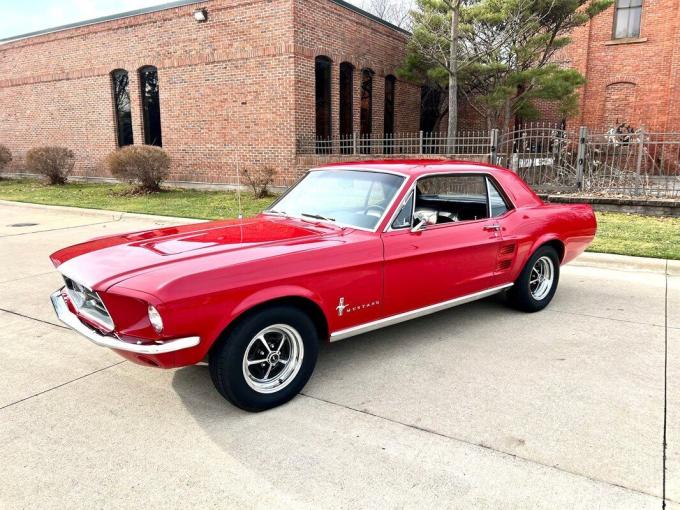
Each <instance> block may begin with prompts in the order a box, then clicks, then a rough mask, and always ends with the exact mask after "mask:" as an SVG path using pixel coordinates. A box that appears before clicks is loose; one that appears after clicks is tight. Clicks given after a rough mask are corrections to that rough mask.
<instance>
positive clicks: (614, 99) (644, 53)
mask: <svg viewBox="0 0 680 510" xmlns="http://www.w3.org/2000/svg"><path fill="white" fill-rule="evenodd" d="M564 60H565V62H564V63H565V64H566V65H569V66H571V67H574V68H575V69H577V70H579V71H580V72H581V74H583V75H584V76H585V78H586V84H585V85H584V86H583V87H582V90H581V94H580V113H579V114H578V115H577V116H576V117H575V118H573V119H569V124H570V125H571V126H578V125H585V126H588V127H589V128H591V129H600V130H602V129H609V128H612V127H616V126H618V125H621V124H628V125H630V126H631V127H632V128H634V129H638V128H640V127H644V128H645V129H646V130H649V131H657V132H670V131H676V132H677V131H680V3H679V2H677V1H676V0H617V2H616V4H615V5H614V6H612V7H610V8H608V9H607V10H605V11H604V12H602V13H600V14H599V15H597V16H596V17H595V18H593V19H592V20H591V21H590V22H589V23H588V24H587V25H585V26H583V27H580V28H578V29H577V30H575V32H574V34H573V36H572V43H571V44H570V45H569V46H568V47H567V48H566V51H565V55H564Z"/></svg>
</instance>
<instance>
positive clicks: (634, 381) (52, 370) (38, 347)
mask: <svg viewBox="0 0 680 510" xmlns="http://www.w3.org/2000/svg"><path fill="white" fill-rule="evenodd" d="M164 221H166V222H168V221H169V222H174V223H177V222H179V220H178V221H174V220H164ZM31 223H32V224H34V225H24V226H13V225H16V224H31ZM159 224H161V221H160V220H158V219H154V218H152V217H148V218H142V217H139V216H134V215H121V214H120V213H116V214H113V213H90V212H87V211H84V212H83V211H79V210H69V209H65V208H49V209H48V208H36V207H32V206H19V205H10V204H8V203H5V204H0V267H1V268H2V272H1V273H0V331H2V334H1V335H0V459H2V461H1V465H2V480H1V483H0V507H2V508H59V509H64V508H77V507H87V508H100V507H118V508H120V507H133V506H134V507H139V506H145V505H163V506H164V507H178V506H188V505H191V506H194V507H198V508H205V507H210V508H251V507H253V508H255V507H258V508H262V507H269V508H271V507H274V508H372V509H374V508H402V507H405V508H416V507H417V508H421V509H422V508H431V507H437V508H550V509H554V508H615V509H621V508H631V509H643V508H660V507H661V502H662V500H661V497H662V491H663V438H664V422H665V423H666V436H667V444H668V446H667V452H666V454H667V461H666V467H667V471H666V477H665V490H666V496H667V499H668V503H667V506H668V507H669V508H680V504H678V502H680V271H678V270H677V266H674V265H667V264H666V263H665V262H663V261H653V260H647V261H644V260H637V261H633V262H632V263H631V261H630V260H628V259H626V258H615V257H597V256H592V255H591V256H586V257H584V259H583V261H582V262H578V261H577V263H575V264H573V265H569V266H566V267H564V269H563V272H562V279H561V282H560V288H559V290H558V292H557V295H556V297H555V300H554V301H553V303H552V304H551V305H550V307H549V308H548V309H547V310H545V311H543V312H540V313H538V314H533V315H526V314H522V313H518V312H515V311H512V310H510V309H508V308H506V307H504V306H503V304H502V302H501V301H500V299H488V300H485V301H482V302H477V303H472V304H469V305H466V306H462V307H459V308H456V309H452V310H450V311H446V312H442V313H439V314H437V315H434V316H430V317H427V318H423V319H418V320H416V321H412V322H410V323H406V324H402V325H399V326H395V327H392V328H388V329H384V330H382V331H377V332H373V333H370V334H367V335H364V336H361V337H356V338H354V339H350V340H346V341H344V342H340V343H337V344H333V345H327V346H325V347H324V348H323V349H322V351H321V354H320V358H319V362H318V366H317V368H316V372H315V375H314V376H313V377H312V379H311V381H310V382H309V384H308V385H307V387H306V388H305V390H304V394H303V395H300V396H298V397H297V398H295V399H294V400H293V401H292V402H291V403H289V404H287V405H285V406H282V407H280V408H277V409H275V410H272V411H268V412H265V413H260V414H248V413H245V412H242V411H240V410H238V409H236V408H234V407H232V406H231V405H230V404H229V403H227V402H226V401H224V400H222V398H221V397H220V396H219V395H218V394H217V392H216V391H215V390H214V389H213V386H212V384H211V382H210V378H209V375H208V370H207V367H206V366H195V367H189V368H183V369H179V370H170V371H163V370H158V369H152V368H145V367H141V366H137V365H134V364H131V363H129V362H126V361H123V360H122V358H119V357H118V356H116V355H115V354H113V353H112V352H110V351H108V350H105V349H102V348H99V347H96V346H94V345H91V344H90V343H89V342H87V340H85V339H84V338H82V337H79V336H77V335H76V334H74V333H72V332H70V331H69V330H67V329H65V328H64V327H62V326H61V325H60V324H59V323H58V322H57V321H56V319H55V317H54V316H53V312H52V310H51V307H50V305H49V303H48V296H49V294H50V292H51V291H53V290H54V289H56V288H57V287H58V286H59V285H60V277H59V276H58V274H57V273H55V272H54V271H53V269H52V267H51V264H50V262H49V260H48V258H47V256H48V254H49V253H51V252H52V251H54V250H56V249H57V248H60V247H63V246H66V245H69V244H73V243H76V242H79V241H83V240H86V239H88V238H91V237H95V236H101V235H105V234H110V233H114V232H122V231H131V230H138V229H143V228H149V227H153V226H154V225H159ZM612 261H613V262H612ZM612 263H615V264H618V266H620V268H616V269H612V267H616V266H612ZM602 265H604V266H605V267H598V266H602ZM666 273H670V274H666ZM666 296H667V297H666ZM666 352H667V356H666ZM666 363H667V378H666V377H665V376H664V372H665V371H664V368H665V366H666ZM666 381H667V388H666V389H667V392H666V395H667V399H666V400H665V398H664V395H665V382H666Z"/></svg>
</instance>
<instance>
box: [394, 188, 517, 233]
mask: <svg viewBox="0 0 680 510" xmlns="http://www.w3.org/2000/svg"><path fill="white" fill-rule="evenodd" d="M486 186H487V183H486V178H485V177H484V176H482V175H456V176H433V177H428V178H424V179H422V180H420V181H419V182H418V184H417V185H416V187H415V206H414V205H413V204H412V202H411V200H409V203H408V204H406V205H405V206H404V210H403V211H402V212H401V213H400V214H399V215H398V216H397V218H396V219H395V222H394V223H393V224H392V227H393V228H403V227H405V226H407V225H409V224H410V221H409V220H410V214H409V215H407V214H406V213H407V212H408V213H410V208H411V207H413V213H414V214H413V216H414V218H415V221H414V223H417V222H418V221H425V222H426V223H427V224H429V225H438V224H442V223H453V222H460V221H474V220H479V219H484V218H489V217H495V216H499V215H501V214H503V213H505V212H506V211H507V210H508V208H509V207H508V205H507V203H506V201H505V199H504V198H503V197H502V195H501V194H500V193H499V192H498V190H497V189H496V185H494V184H493V182H492V181H489V193H488V196H487V188H486ZM488 198H490V203H488V202H487V200H488Z"/></svg>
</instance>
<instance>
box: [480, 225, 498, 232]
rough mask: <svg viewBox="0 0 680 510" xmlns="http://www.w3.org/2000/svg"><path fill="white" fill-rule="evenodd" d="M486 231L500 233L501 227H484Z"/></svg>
mask: <svg viewBox="0 0 680 510" xmlns="http://www.w3.org/2000/svg"><path fill="white" fill-rule="evenodd" d="M483 228H484V230H487V231H492V232H498V231H499V230H500V229H501V226H500V225H498V224H496V225H484V227H483Z"/></svg>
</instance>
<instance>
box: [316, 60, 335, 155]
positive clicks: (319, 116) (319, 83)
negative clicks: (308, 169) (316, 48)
mask: <svg viewBox="0 0 680 510" xmlns="http://www.w3.org/2000/svg"><path fill="white" fill-rule="evenodd" d="M314 82H315V91H316V92H315V94H316V152H317V153H319V154H326V153H329V152H330V149H331V148H332V146H331V59H329V58H328V57H316V58H315V59H314Z"/></svg>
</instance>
